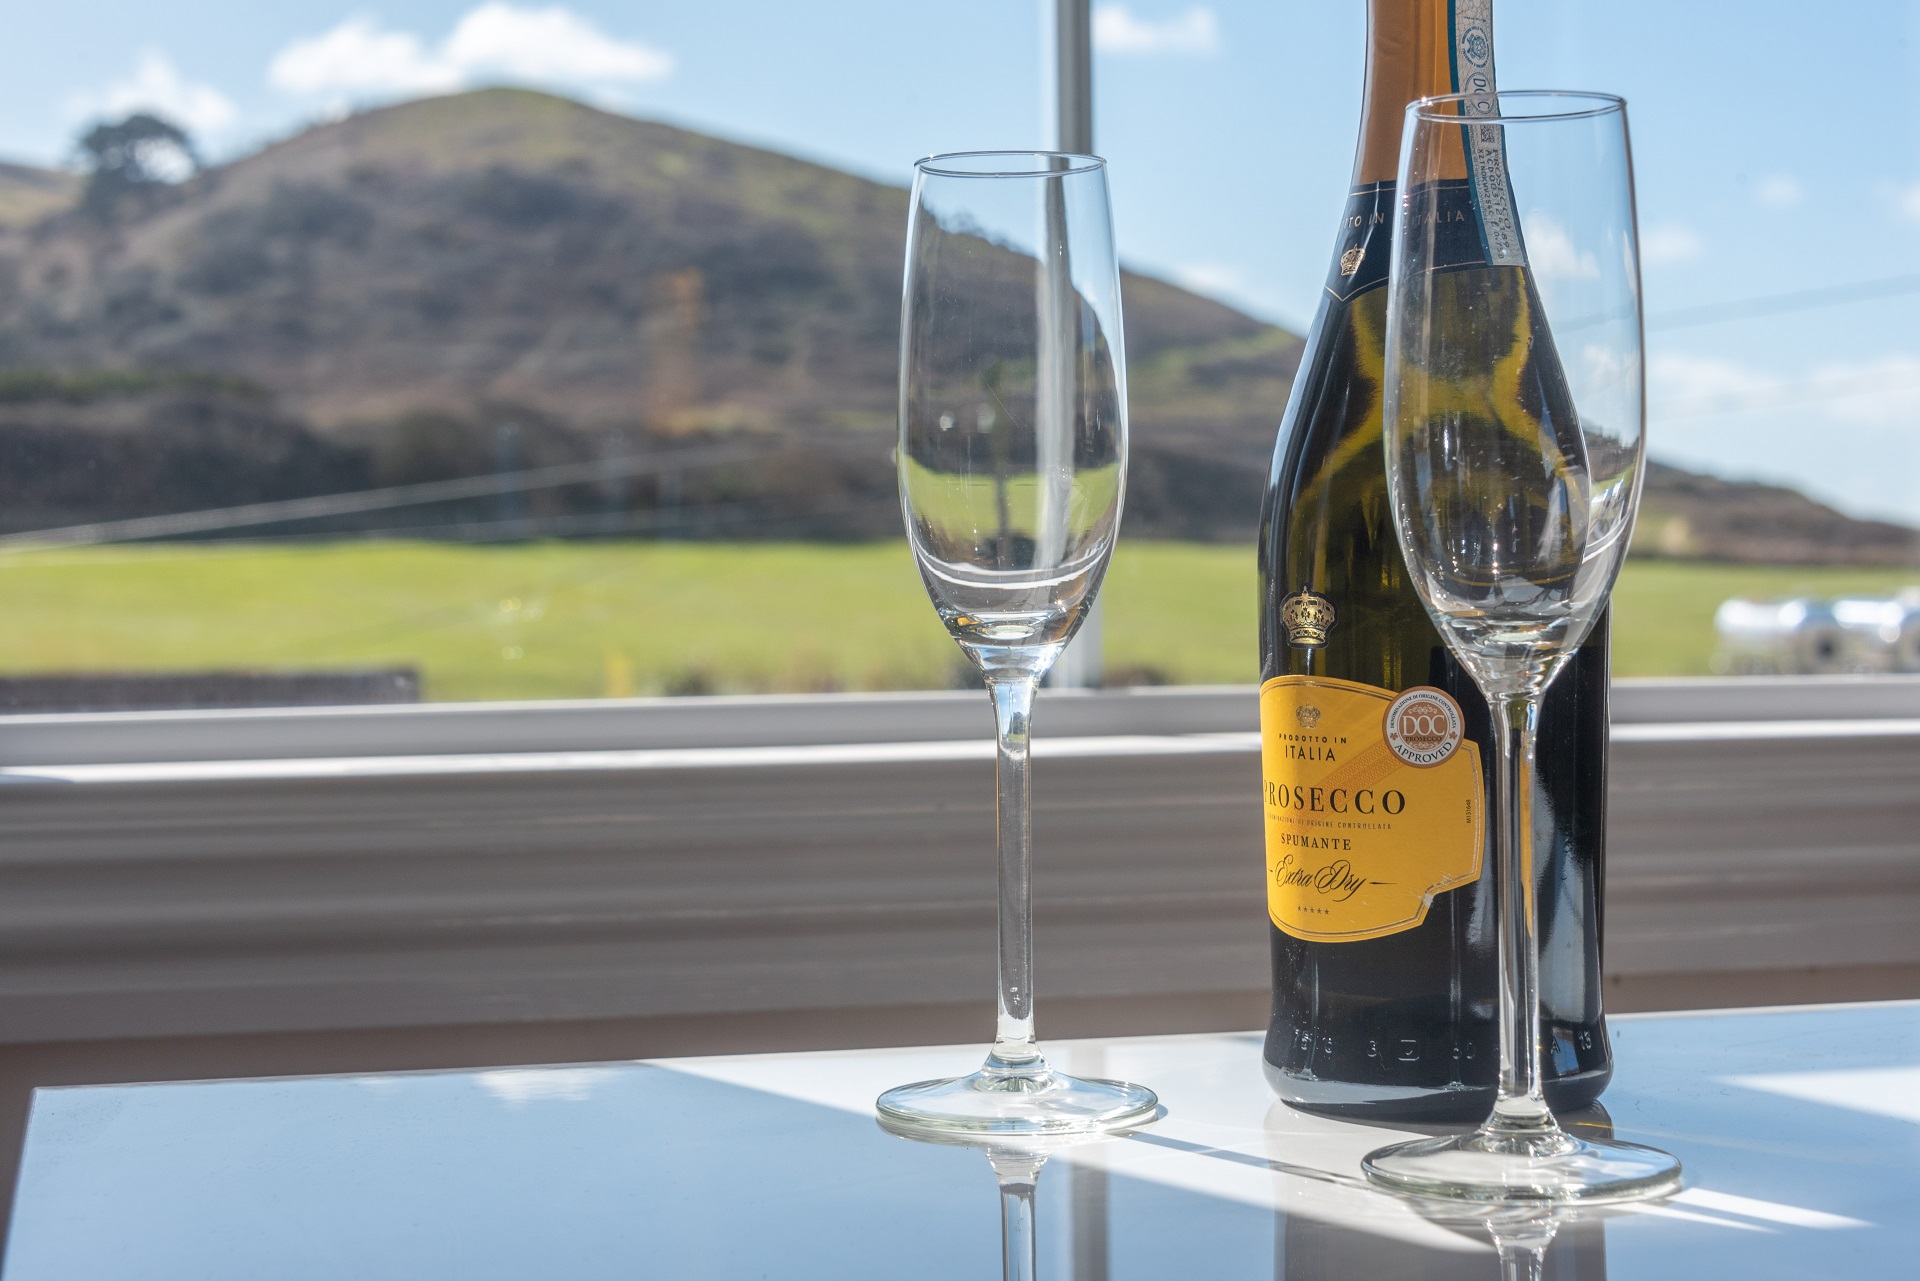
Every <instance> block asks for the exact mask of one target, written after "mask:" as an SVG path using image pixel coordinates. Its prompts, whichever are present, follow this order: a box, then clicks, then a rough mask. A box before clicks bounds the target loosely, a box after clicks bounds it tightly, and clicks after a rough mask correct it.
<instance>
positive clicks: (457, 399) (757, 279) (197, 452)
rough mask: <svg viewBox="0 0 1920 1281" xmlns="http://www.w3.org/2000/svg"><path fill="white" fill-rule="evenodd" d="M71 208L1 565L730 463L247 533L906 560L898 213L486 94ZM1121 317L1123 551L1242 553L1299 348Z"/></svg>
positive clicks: (27, 199)
mask: <svg viewBox="0 0 1920 1281" xmlns="http://www.w3.org/2000/svg"><path fill="white" fill-rule="evenodd" d="M81 190H82V184H81V182H80V180H79V179H77V178H75V177H74V176H72V175H68V174H59V173H51V172H48V171H43V170H35V169H30V168H25V167H21V166H12V165H0V531H4V530H29V529H43V528H50V527H54V526H59V525H64V524H77V523H82V522H87V521H94V520H108V519H116V518H124V517H133V516H143V515H152V514H159V513H164V512H174V511H190V510H201V509H207V508H217V507H226V506H232V505H237V504H242V503H253V502H262V501H271V500H273V499H280V498H293V497H300V496H304V495H310V494H318V493H330V492H344V491H351V490H360V489H368V488H377V487H383V486H393V485H404V484H410V483H414V482H420V481H431V480H438V479H446V478H452V477H459V476H472V475H482V474H487V473H490V472H494V471H511V470H516V469H522V468H534V467H541V466H547V465H554V464H567V463H580V462H587V461H592V460H596V459H606V458H618V457H623V456H630V455H643V456H645V455H660V456H662V457H664V456H667V455H669V454H671V453H672V451H675V450H679V449H687V448H689V447H695V446H699V445H701V444H703V443H711V442H714V441H722V440H724V441H730V442H736V443H739V444H740V445H741V446H742V447H743V448H744V449H745V450H746V451H748V452H751V453H752V455H753V458H752V460H751V461H748V462H742V463H738V464H734V465H729V466H727V467H721V468H713V467H707V468H700V469H692V470H686V471H684V472H674V473H671V474H667V475H663V476H661V477H658V478H644V479H638V480H634V481H631V482H622V483H618V484H607V483H590V484H578V485H572V486H568V487H563V488H557V489H545V490H540V491H537V492H534V493H531V494H529V495H527V496H526V497H525V499H524V500H516V501H515V502H514V503H511V504H507V503H501V502H494V501H475V502H467V503H464V504H450V505H443V506H441V507H437V508H428V509H420V508H416V509H406V510H402V511H398V512H381V513H377V514H375V515H373V516H368V517H355V518H352V519H351V520H343V521H336V522H334V523H332V524H331V525H328V524H311V523H308V524H301V525H298V526H290V527H284V528H281V529H271V528H269V529H265V530H255V531H249V532H254V533H269V534H272V533H301V534H324V533H327V532H333V533H346V532H353V533H362V534H364V533H367V532H371V531H386V532H390V533H418V532H430V531H434V530H439V531H448V530H452V529H459V530H462V531H464V532H465V533H467V534H471V533H473V532H474V531H475V530H476V529H478V530H479V532H482V533H484V532H485V531H486V529H487V528H488V527H489V526H491V527H493V528H495V529H496V530H497V531H499V532H502V533H506V534H512V533H515V532H519V531H524V530H525V529H526V528H528V525H527V523H526V522H528V521H531V522H532V524H531V527H532V528H533V529H535V530H540V529H548V530H561V529H571V530H580V529H591V530H593V531H597V532H602V533H615V532H620V531H621V530H623V529H652V528H657V527H659V526H661V525H662V524H663V523H666V524H672V523H673V522H674V521H678V522H679V524H678V525H677V526H675V527H676V528H679V529H680V530H681V531H682V532H683V533H691V534H693V535H695V536H704V537H713V536H724V537H732V538H740V537H749V538H755V537H757V538H779V537H786V538H794V537H801V538H821V537H826V538H848V537H861V538H866V537H889V536H891V535H893V534H894V533H895V532H896V531H897V529H898V513H897V510H896V506H895V498H894V493H895V486H894V480H893V476H892V468H891V463H890V462H889V451H890V448H891V445H892V427H893V414H894V403H895V402H894V397H895V361H896V358H897V356H896V353H897V347H896V334H897V324H898V315H899V273H900V264H901V259H902V256H903V248H904V234H905V222H906V218H905V214H906V203H907V193H906V192H905V191H904V190H902V189H900V188H897V187H891V186H887V185H884V184H880V183H875V182H871V181H869V180H867V179H864V178H860V177H857V176H855V175H852V174H847V173H843V172H840V171H837V170H834V169H831V168H828V167H825V166H822V165H818V164H813V163H810V162H808V161H804V160H799V159H796V158H794V157H791V156H785V155H781V154H778V153H776V152H771V151H766V150H762V149H758V148H753V147H747V146H742V145H739V144H737V143H732V142H727V141H724V140H722V139H718V138H712V137H708V136H705V135H702V134H699V133H695V132H692V131H689V130H685V129H679V128H675V127H673V126H670V125H665V124H660V123H656V122H650V121H644V120H635V119H631V118H628V117H625V116H619V115H613V114H610V113H607V112H604V111H599V110H595V109H594V108H591V107H587V106H584V105H582V104H580V103H577V102H572V101H569V100H567V99H564V98H559V97H554V96H551V95H547V94H542V93H536V92H532V91H528V90H519V89H489V90H482V91H478V92H474V93H466V94H458V95H453V96H448V97H441V98H430V99H425V100H422V101H418V102H412V103H406V104H403V105H400V106H394V107H388V108H383V109H380V110H375V111H369V112H365V113H363V114H360V115H356V116H352V117H349V118H347V119H344V120H339V121H335V122H331V123H327V124H322V125H317V126H315V127H313V128H310V129H307V130H305V131H303V132H301V133H299V134H298V135H296V136H294V137H291V138H288V139H286V140H285V141H282V142H279V143H276V144H274V145H272V146H269V147H266V148H265V149H263V150H261V151H259V152H258V153H256V154H253V155H250V156H246V157H244V158H241V159H239V160H236V161H233V162H232V163H229V164H226V165H222V166H219V167H217V168H214V169H211V170H209V171H207V172H205V173H202V174H200V175H198V176H197V177H195V178H193V179H192V180H190V181H188V182H186V183H183V184H181V185H179V186H177V187H161V188H156V189H153V190H151V191H149V192H148V193H147V195H146V198H144V199H141V200H134V201H128V202H126V203H124V204H123V205H122V206H121V207H120V209H119V210H118V212H117V213H115V214H114V215H112V216H111V217H104V218H103V217H101V216H96V215H95V214H92V213H88V212H84V211H83V210H82V209H81V208H80V207H79V200H80V195H81ZM1123 291H1124V295H1125V314H1126V325H1127V343H1128V352H1129V358H1130V392H1131V406H1132V426H1133V459H1132V468H1131V477H1130V483H1129V494H1128V504H1127V527H1128V531H1129V533H1130V534H1131V535H1134V536H1149V537H1163V538H1179V539H1190V540H1211V541H1225V542H1234V541H1242V540H1245V539H1247V538H1249V537H1250V536H1251V534H1252V532H1253V527H1254V523H1255V520H1256V518H1257V513H1258V505H1259V497H1260V491H1261V488H1262V485H1263V483H1264V480H1265V476H1266V470H1267V463H1268V458H1269V454H1270V451H1271V449H1272V440H1273V431H1274V426H1275V424H1276V423H1277V421H1278V419H1279V417H1280V413H1281V409H1282V407H1283V406H1284V404H1285V402H1286V397H1287V393H1288V390H1289V388H1290V386H1291V380H1292V376H1293V373H1294V369H1295V367H1296V365H1297V363H1298V360H1299V356H1300V342H1299V340H1298V339H1297V338H1296V337H1295V336H1294V335H1292V334H1289V333H1287V332H1285V331H1284V330H1281V329H1278V328H1276V327H1274V326H1271V325H1267V324H1264V323H1262V322H1260V321H1258V320H1255V319H1253V318H1251V317H1248V316H1246V315H1243V314H1241V313H1239V312H1237V311H1235V310H1233V309H1232V308H1229V307H1226V306H1223V305H1222V304H1220V303H1218V302H1214V301H1212V300H1210V299H1206V298H1202V297H1200V296H1198V295H1195V294H1192V293H1189V292H1187V291H1185V290H1182V289H1179V288H1177V287H1175V286H1173V285H1171V284H1168V283H1166V282H1164V281H1159V280H1155V279H1152V278H1150V277H1146V276H1141V275H1138V274H1135V273H1127V274H1126V275H1125V277H1124V280H1123ZM669 517H670V518H671V520H668V519H667V518H669ZM1635 550H1636V552H1637V553H1639V554H1642V555H1652V556H1662V557H1668V558H1677V559H1711V560H1722V561H1750V562H1755V561H1757V562H1779V563H1794V564H1845V563H1862V564H1882V565H1905V564H1911V563H1913V561H1914V556H1915V535H1914V533H1913V531H1910V530H1906V529H1903V528H1901V527H1898V526H1893V525H1887V524H1881V523H1875V522H1864V521H1856V520H1851V519H1849V518H1848V517H1846V516H1843V515H1841V514H1840V513H1838V512H1835V511H1832V510H1831V509H1828V508H1825V507H1822V506H1820V505H1819V504H1816V503H1813V502H1811V501H1810V500H1808V499H1806V498H1804V497H1802V496H1800V495H1798V494H1795V493H1793V492H1792V491H1791V490H1785V489H1778V488H1772V487H1766V486H1756V485H1746V484H1738V483H1733V482H1727V481H1722V480H1717V479H1715V478H1711V477H1702V476H1696V475H1693V474H1691V473H1687V472H1682V471H1679V470H1676V469H1672V468H1661V467H1655V468H1653V469H1652V471H1651V473H1650V476H1649V480H1648V486H1647V516H1646V519H1644V520H1643V521H1642V524H1641V528H1640V531H1639V538H1638V540H1637V542H1636V547H1635Z"/></svg>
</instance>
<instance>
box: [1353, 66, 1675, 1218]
mask: <svg viewBox="0 0 1920 1281" xmlns="http://www.w3.org/2000/svg"><path fill="white" fill-rule="evenodd" d="M1398 189H1399V191H1400V193H1401V196H1400V199H1401V207H1400V212H1399V225H1398V227H1397V228H1396V234H1395V238H1394V242H1393V262H1392V266H1391V275H1390V277H1389V282H1388V283H1389V296H1388V301H1387V352H1386V366H1385V371H1384V373H1385V383H1386V386H1385V409H1386V432H1385V436H1386V467H1387V482H1388V494H1389V501H1390V502H1391V504H1392V509H1393V515H1394V521H1395V525H1396V527H1397V530H1398V533H1399V539H1400V547H1401V550H1402V551H1403V552H1404V553H1405V556H1406V562H1407V569H1408V571H1409V573H1410V574H1411V575H1412V578H1413V581H1414V583H1415V584H1416V586H1417V587H1418V588H1419V592H1420V596H1421V599H1422V600H1423V601H1424V602H1425V603H1426V606H1427V611H1428V612H1429V613H1430V614H1431V615H1432V616H1433V620H1434V623H1435V625H1436V626H1437V627H1438V628H1439V630H1440V634H1441V635H1442V636H1444V637H1445V638H1446V641H1447V645H1448V646H1449V648H1451V649H1452V650H1453V652H1454V654H1455V655H1456V656H1457V657H1458V658H1459V659H1460V662H1461V664H1462V665H1463V666H1464V667H1465V668H1466V669H1467V671H1468V672H1470V673H1471V674H1472V676H1473V679H1474V681H1475V682H1476V683H1477V684H1478V685H1479V686H1480V689H1481V691H1482V692H1483V693H1484V694H1485V695H1486V698H1487V703H1488V706H1489V707H1490V708H1491V709H1492V711H1493V720H1494V730H1495V734H1496V743H1497V753H1496V755H1497V764H1496V767H1495V791H1496V795H1495V805H1494V807H1493V811H1492V812H1493V815H1494V818H1495V822H1496V827H1495V851H1494V854H1495V857H1494V862H1493V872H1494V876H1495V883H1494V886H1495V894H1494V902H1495V910H1496V915H1497V921H1496V930H1497V932H1498V939H1499V967H1500V985H1499V994H1500V1017H1499V1027H1500V1073H1499V1082H1498V1090H1497V1095H1496V1100H1495V1103H1494V1107H1493V1113H1492V1115H1491V1116H1489V1117H1488V1118H1487V1120H1486V1121H1485V1122H1484V1123H1483V1124H1482V1125H1481V1126H1480V1128H1479V1129H1478V1130H1476V1131H1474V1132H1473V1133H1471V1134H1468V1135H1464V1136H1459V1137H1445V1138H1437V1139H1423V1140H1419V1141H1416V1142H1412V1143H1403V1144H1399V1145H1396V1146H1394V1147H1388V1148H1382V1149H1381V1150H1379V1151H1377V1152H1374V1153H1373V1154H1371V1155H1370V1156H1368V1157H1367V1158H1366V1160H1365V1162H1364V1167H1365V1169H1366V1172H1367V1174H1368V1176H1369V1177H1370V1178H1372V1179H1373V1180H1374V1181H1375V1182H1376V1183H1378V1184H1381V1185H1383V1186H1385V1187H1388V1188H1392V1189H1395V1190H1397V1191H1402V1192H1410V1193H1415V1194H1418V1195H1422V1196H1429V1197H1453V1198H1464V1199H1469V1200H1474V1201H1485V1202H1496V1203H1508V1204H1515V1203H1517V1204H1553V1203H1566V1202H1602V1201H1617V1200H1626V1199H1632V1198H1639V1197H1651V1196H1659V1195H1663V1194H1665V1193H1668V1192H1672V1191H1674V1190H1676V1189H1678V1188H1679V1186H1680V1163H1679V1161H1678V1160H1676V1159H1675V1158H1674V1157H1672V1156H1670V1155H1668V1154H1667V1153H1665V1152H1660V1151H1657V1150H1655V1149H1653V1148H1648V1147H1643V1146H1640V1145H1638V1144H1631V1143H1619V1142H1613V1141H1610V1140H1588V1139H1581V1138H1575V1137H1573V1136H1572V1135H1570V1134H1568V1133H1567V1132H1566V1131H1564V1130H1563V1129H1561V1127H1560V1125H1559V1124H1558V1122H1556V1121H1555V1119H1554V1116H1553V1113H1552V1111H1551V1110H1550V1109H1549V1108H1548V1107H1547V1103H1546V1099H1545V1098H1544V1097H1543V1095H1542V1094H1541V1090H1540V1053H1541V1051H1540V997H1539V940H1538V937H1537V932H1536V924H1535V922H1536V918H1535V865H1534V861H1533V850H1532V822H1531V817H1532V816H1531V811H1530V806H1531V805H1532V803H1533V788H1532V775H1533V766H1534V728H1535V722H1536V719H1537V717H1538V714H1539V709H1540V697H1541V694H1542V693H1543V692H1544V691H1545V690H1546V688H1547V686H1548V685H1549V684H1550V683H1551V682H1552V680H1553V678H1554V676H1555V674H1557V673H1558V672H1559V671H1560V669H1561V667H1562V666H1564V665H1565V663H1566V661H1567V659H1568V658H1569V657H1571V656H1572V654H1573V652H1574V650H1575V649H1577V648H1578V647H1579V645H1580V643H1581V642H1582V641H1583V640H1585V639H1586V636H1587V633H1588V631H1589V630H1590V629H1591V628H1592V626H1593V623H1594V620H1595V619H1596V618H1597V617H1598V616H1599V614H1600V612H1601V611H1602V610H1603V609H1604V608H1605V607H1606V602H1607V597H1608V594H1609V592H1611V590H1612V588H1613V583H1614V579H1615V577H1616V576H1617V575H1618V573H1619V570H1620V562H1621V560H1622V558H1623V557H1624V556H1625V555H1626V551H1627V542H1628V539H1629V537H1630V535H1631V532H1632V529H1633V518H1634V511H1635V508H1636V506H1637V505H1638V502H1639V497H1640V483H1641V475H1642V470H1643V466H1644V462H1645V452H1646V442H1645V432H1644V412H1643V401H1644V383H1645V380H1644V376H1643V373H1642V362H1641V310H1640V264H1639V246H1638V233H1637V230H1636V227H1635V215H1634V196H1633V174H1632V160H1631V151H1630V147H1629V143H1628V138H1627V120H1626V104H1625V103H1624V102H1622V101H1621V100H1620V99H1618V98H1615V97H1611V96H1608V95H1602V94H1580V93H1499V94H1466V95H1461V94H1456V95H1449V96H1446V97H1439V98H1428V99H1425V100H1423V101H1419V102H1415V103H1413V104H1411V105H1410V106H1409V107H1408V108H1407V120H1406V129H1405V132H1404V134H1403V137H1402V142H1401V153H1400V174H1399V188H1398Z"/></svg>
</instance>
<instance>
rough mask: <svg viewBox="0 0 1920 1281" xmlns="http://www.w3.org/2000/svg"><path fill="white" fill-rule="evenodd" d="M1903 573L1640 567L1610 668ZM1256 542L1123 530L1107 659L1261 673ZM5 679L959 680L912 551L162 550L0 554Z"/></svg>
mask: <svg viewBox="0 0 1920 1281" xmlns="http://www.w3.org/2000/svg"><path fill="white" fill-rule="evenodd" d="M1916 580H1920V573H1916V572H1909V571H1901V570H1806V569H1772V568H1764V567H1751V566H1723V565H1688V564H1677V563H1669V562H1634V563H1632V564H1630V565H1629V566H1628V568H1627V571H1626V573H1625V575H1624V577H1623V579H1622V581H1621V584H1620V587H1619V589H1618V592H1617V594H1616V622H1615V628H1614V670H1615V672H1616V673H1617V674H1619V675H1623V676H1681V675H1694V674H1702V673H1705V672H1706V671H1707V670H1708V662H1709V659H1710V658H1711V656H1712V653H1713V647H1714V638H1713V611H1714V608H1715V607H1716V606H1717V605H1718V604H1719V603H1720V601H1721V600H1723V599H1725V598H1726V597H1728V596H1733V595H1782V594H1799V593H1811V594H1817V595H1832V594H1834V593H1838V592H1851V591H1881V590H1885V589H1888V588H1892V587H1897V586H1901V585H1904V584H1907V583H1910V582H1914V581H1916ZM1253 586H1254V584H1253V557H1252V553H1251V551H1250V549H1247V548H1242V547H1216V546H1195V545H1188V544H1178V543H1146V542H1137V543H1123V545H1122V547H1121V549H1120V551H1119V552H1118V553H1117V554H1116V556H1115V558H1114V565H1113V570H1112V573H1111V575H1110V576H1109V578H1108V584H1107V588H1106V599H1107V662H1108V666H1109V668H1110V669H1111V670H1114V671H1118V672H1125V671H1128V670H1131V671H1133V672H1136V673H1140V672H1145V673H1153V674H1156V675H1157V676H1159V677H1160V678H1162V679H1166V680H1170V681H1174V682H1179V683H1214V682H1232V681H1250V680H1252V679H1253V678H1254V676H1255V675H1256V673H1255V671H1254V624H1253V599H1254V596H1253ZM0 593H3V594H4V595H3V596H0V599H3V600H4V604H5V609H6V611H7V613H8V615H9V616H10V617H11V618H12V620H13V621H12V623H11V624H10V625H9V626H8V627H6V628H5V629H4V630H3V631H0V672H4V673H6V674H9V675H19V674H24V673H34V672H83V671H161V670H207V669H215V668H221V669H235V668H243V669H288V668H329V667H353V666H373V665H411V666H416V667H418V668H419V669H420V670H421V672H422V674H423V677H424V681H425V686H426V695H427V697H429V698H433V699H443V700H444V699H490V698H590V697H597V696H602V695H628V694H658V693H689V692H701V691H712V692H720V693H732V692H741V693H744V692H754V691H795V690H835V689H913V688H928V687H939V686H945V685H948V684H950V683H951V682H952V679H953V676H954V673H955V672H956V670H957V669H958V668H959V666H960V663H961V659H960V656H959V653H958V651H957V650H956V649H955V648H954V647H953V644H952V642H950V641H949V640H948V639H947V638H946V635H945V633H944V632H943V631H942V630H941V628H940V626H939V624H938V623H937V622H936V621H935V619H934V616H933V611H932V609H931V607H930V606H929V605H928V604H927V600H926V596H925V594H924V593H923V592H922V590H921V587H920V580H919V577H918V576H917V574H916V573H915V572H914V569H913V565H912V563H911V561H910V560H909V558H908V556H907V552H906V548H905V545H904V544H903V543H898V542H892V543H874V544H864V545H853V546H845V545H835V546H821V545H811V544H712V543H624V544H623V543H538V544H530V545H518V546H506V547H474V546H460V545H448V544H441V543H402V542H389V543H363V542H350V543H332V544H315V545H301V544H296V545H274V544H234V545H226V546H209V545H205V544H200V545H186V544H173V545H167V546H155V547H111V548H91V549H85V550H67V551H36V552H16V553H8V554H0Z"/></svg>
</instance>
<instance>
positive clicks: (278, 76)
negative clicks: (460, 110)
mask: <svg viewBox="0 0 1920 1281" xmlns="http://www.w3.org/2000/svg"><path fill="white" fill-rule="evenodd" d="M267 79H268V80H269V81H270V82H271V83H272V84H273V86H274V88H276V89H284V90H286V91H287V92H289V93H327V92H340V91H345V92H347V93H354V92H365V91H369V90H371V91H375V92H383V93H431V92H434V91H436V90H446V89H452V88H455V87H456V86H458V85H459V83H460V75H459V72H458V71H456V70H455V69H454V68H453V67H451V66H449V65H447V64H446V63H445V62H443V61H441V60H439V59H436V58H435V57H433V56H432V55H430V54H428V53H427V51H426V49H425V47H424V46H422V45H421V43H420V38H419V37H418V36H415V35H412V34H410V33H408V32H405V31H382V30H380V28H379V26H378V25H377V24H376V23H375V22H374V20H373V19H372V18H369V17H365V16H360V17H353V18H348V19H347V20H346V21H345V22H343V23H341V24H340V25H339V26H337V27H335V28H334V29H333V30H331V31H329V32H327V33H326V34H325V35H323V36H314V37H312V38H310V39H307V40H296V41H294V42H293V43H292V44H290V45H288V46H287V47H286V48H285V49H282V50H281V51H280V52H279V53H278V54H277V55H275V56H274V59H273V61H272V62H271V63H270V64H268V66H267Z"/></svg>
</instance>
